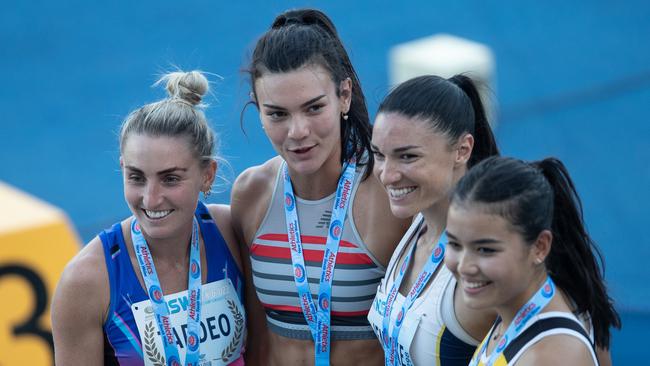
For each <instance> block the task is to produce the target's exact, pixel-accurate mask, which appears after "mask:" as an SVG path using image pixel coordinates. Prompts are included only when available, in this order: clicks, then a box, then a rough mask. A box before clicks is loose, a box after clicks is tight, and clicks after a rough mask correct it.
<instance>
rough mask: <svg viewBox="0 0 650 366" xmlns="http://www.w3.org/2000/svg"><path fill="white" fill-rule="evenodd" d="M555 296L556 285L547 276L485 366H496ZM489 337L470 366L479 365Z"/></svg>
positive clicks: (521, 309) (518, 313)
mask: <svg viewBox="0 0 650 366" xmlns="http://www.w3.org/2000/svg"><path fill="white" fill-rule="evenodd" d="M553 295H555V283H553V280H552V279H551V277H550V276H548V275H547V276H546V281H544V284H542V287H540V288H539V290H537V292H536V293H535V294H534V295H533V297H531V298H530V299H529V300H528V302H526V303H525V304H524V306H522V307H521V308H520V309H519V311H517V314H516V315H515V317H514V319H513V320H512V322H511V323H510V325H509V326H508V329H506V331H505V332H504V333H503V335H502V336H501V338H500V339H499V342H498V343H497V345H496V347H494V349H493V350H492V352H491V353H490V357H489V358H488V362H487V363H486V364H485V366H492V365H494V362H496V360H497V358H498V357H499V356H500V355H501V354H502V353H503V351H504V350H505V349H506V347H508V345H509V344H510V343H512V341H514V340H515V338H517V337H518V336H519V335H520V334H521V332H522V331H523V330H524V328H525V327H526V323H528V321H529V320H530V319H531V318H532V317H533V316H535V315H536V314H537V313H539V311H540V310H542V309H543V308H544V307H545V306H546V305H548V303H549V302H551V299H553ZM489 337H490V334H488V335H487V337H486V340H485V342H483V346H482V347H481V350H480V351H479V352H478V353H477V354H476V356H475V357H474V358H472V361H471V362H470V364H469V365H470V366H477V365H478V363H479V361H480V360H481V357H482V355H483V354H484V353H485V352H486V351H487V346H488V343H490V340H489Z"/></svg>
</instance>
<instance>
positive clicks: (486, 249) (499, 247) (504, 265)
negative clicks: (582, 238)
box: [445, 203, 550, 314]
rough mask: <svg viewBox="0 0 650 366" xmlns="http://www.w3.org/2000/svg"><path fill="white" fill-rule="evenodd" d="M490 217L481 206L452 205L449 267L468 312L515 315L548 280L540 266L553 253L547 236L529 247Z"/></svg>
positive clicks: (511, 229)
mask: <svg viewBox="0 0 650 366" xmlns="http://www.w3.org/2000/svg"><path fill="white" fill-rule="evenodd" d="M487 212H489V211H488V210H487V209H486V207H485V206H483V205H482V204H476V205H475V206H472V207H466V206H465V205H463V206H459V205H457V204H455V203H454V204H452V205H451V207H450V209H449V214H448V216H447V236H448V238H449V243H448V245H447V251H446V252H445V264H446V265H447V267H448V268H449V270H450V271H451V272H452V273H453V274H454V276H455V277H456V279H457V280H458V289H459V290H460V291H462V292H461V293H462V297H463V300H464V301H465V303H466V304H467V306H469V307H470V308H474V309H486V308H496V309H497V311H499V309H506V311H507V312H513V311H514V312H516V311H517V310H518V309H519V307H521V306H522V305H523V304H524V303H525V302H526V301H527V300H528V299H529V298H530V297H531V296H532V294H533V293H534V292H535V291H536V290H537V288H538V287H539V282H540V278H541V279H542V280H543V279H544V278H545V277H546V270H545V268H544V266H543V264H541V263H542V261H543V259H544V258H545V257H546V255H547V254H548V250H550V233H549V232H548V231H547V230H545V231H543V232H542V233H541V234H540V237H539V238H538V239H537V241H536V242H535V243H533V244H528V243H526V242H525V241H524V238H523V237H522V235H521V234H520V233H519V232H518V231H516V230H515V228H514V227H513V226H512V225H511V224H510V222H508V221H507V220H506V219H504V218H503V217H501V216H499V215H496V214H491V213H487ZM499 312H500V314H501V311H499ZM513 314H514V313H513Z"/></svg>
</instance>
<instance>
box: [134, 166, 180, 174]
mask: <svg viewBox="0 0 650 366" xmlns="http://www.w3.org/2000/svg"><path fill="white" fill-rule="evenodd" d="M124 168H126V169H128V170H132V171H134V172H136V173H140V174H144V172H143V171H142V170H140V169H138V168H136V167H134V166H131V165H125V166H124ZM177 170H178V171H182V172H186V171H187V168H180V167H171V168H169V169H165V170H161V171H159V172H157V173H156V174H157V175H164V174H169V173H173V172H175V171H177Z"/></svg>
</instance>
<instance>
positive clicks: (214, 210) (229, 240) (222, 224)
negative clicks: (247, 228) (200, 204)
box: [208, 204, 242, 271]
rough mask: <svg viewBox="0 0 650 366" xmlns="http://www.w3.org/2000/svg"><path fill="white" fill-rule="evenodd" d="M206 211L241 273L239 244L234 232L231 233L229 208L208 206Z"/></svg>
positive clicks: (225, 206) (226, 206)
mask: <svg viewBox="0 0 650 366" xmlns="http://www.w3.org/2000/svg"><path fill="white" fill-rule="evenodd" d="M208 210H209V211H210V215H211V216H212V218H213V219H214V222H215V223H216V224H217V227H218V228H219V232H220V233H221V236H223V239H224V240H225V241H226V245H228V250H230V254H232V256H233V258H234V259H235V262H236V263H237V267H239V270H240V271H241V270H242V265H241V255H240V253H239V243H238V242H237V238H236V236H235V232H234V231H233V228H232V219H231V216H230V206H228V205H217V204H209V205H208Z"/></svg>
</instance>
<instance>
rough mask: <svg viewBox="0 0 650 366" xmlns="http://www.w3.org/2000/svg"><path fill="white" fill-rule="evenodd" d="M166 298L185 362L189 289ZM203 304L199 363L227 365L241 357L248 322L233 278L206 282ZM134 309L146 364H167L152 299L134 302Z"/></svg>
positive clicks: (202, 293) (180, 351) (175, 334)
mask: <svg viewBox="0 0 650 366" xmlns="http://www.w3.org/2000/svg"><path fill="white" fill-rule="evenodd" d="M165 300H166V301H167V307H168V308H169V312H170V313H171V316H170V321H171V324H172V330H173V333H174V336H175V338H176V346H177V347H178V351H179V356H180V358H181V361H182V362H181V364H185V350H186V348H187V344H186V340H187V329H186V328H187V324H186V322H187V309H188V304H189V300H188V298H187V291H181V292H178V293H175V294H169V295H165ZM201 306H202V308H201V319H200V324H201V335H200V339H199V352H200V358H199V366H217V365H227V364H229V363H231V362H233V361H235V360H237V359H238V358H239V356H240V353H241V348H242V346H243V342H244V336H245V331H246V329H245V328H246V324H245V322H244V309H243V307H242V304H241V302H240V301H239V298H238V297H237V292H236V291H235V288H234V287H233V285H232V282H231V281H230V279H228V278H226V279H223V280H220V281H216V282H211V283H208V284H204V285H202V286H201ZM131 311H132V312H133V317H134V318H135V322H136V324H137V326H138V332H139V333H140V339H141V340H142V354H143V357H144V364H145V366H158V365H165V353H164V352H163V342H162V339H161V338H160V332H159V331H158V326H157V325H156V318H155V315H154V312H153V308H152V307H151V300H149V299H147V300H144V301H140V302H138V303H135V304H133V305H131Z"/></svg>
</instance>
